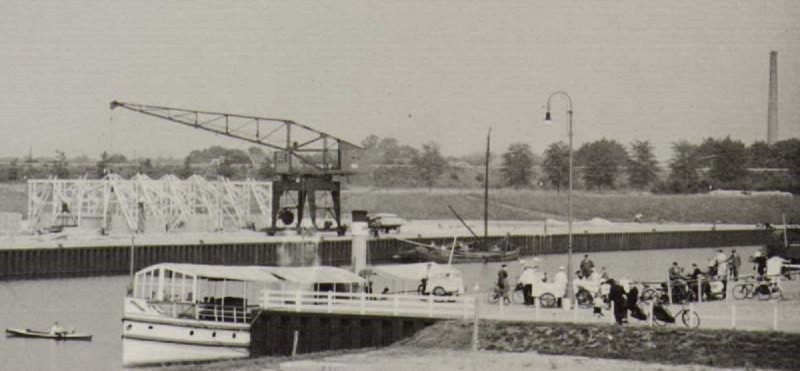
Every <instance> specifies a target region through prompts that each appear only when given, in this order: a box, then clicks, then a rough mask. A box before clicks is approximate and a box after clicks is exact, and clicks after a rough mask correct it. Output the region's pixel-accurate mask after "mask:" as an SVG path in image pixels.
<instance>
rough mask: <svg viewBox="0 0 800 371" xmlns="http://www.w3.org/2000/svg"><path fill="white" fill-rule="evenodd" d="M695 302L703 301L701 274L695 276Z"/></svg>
mask: <svg viewBox="0 0 800 371" xmlns="http://www.w3.org/2000/svg"><path fill="white" fill-rule="evenodd" d="M709 284H710V283H709ZM697 302H698V303H702V302H703V277H701V276H697Z"/></svg>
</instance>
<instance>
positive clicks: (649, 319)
mask: <svg viewBox="0 0 800 371" xmlns="http://www.w3.org/2000/svg"><path fill="white" fill-rule="evenodd" d="M649 310H650V314H649V315H648V316H647V325H648V326H650V327H653V301H652V300H651V301H650V309H649Z"/></svg>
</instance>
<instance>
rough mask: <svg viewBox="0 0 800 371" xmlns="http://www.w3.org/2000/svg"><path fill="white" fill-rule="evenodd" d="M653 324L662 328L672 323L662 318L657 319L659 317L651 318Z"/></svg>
mask: <svg viewBox="0 0 800 371" xmlns="http://www.w3.org/2000/svg"><path fill="white" fill-rule="evenodd" d="M653 323H655V324H656V325H657V326H659V327H664V326H666V325H668V324H670V323H673V322H669V321H667V320H666V319H664V318H662V317H659V316H653Z"/></svg>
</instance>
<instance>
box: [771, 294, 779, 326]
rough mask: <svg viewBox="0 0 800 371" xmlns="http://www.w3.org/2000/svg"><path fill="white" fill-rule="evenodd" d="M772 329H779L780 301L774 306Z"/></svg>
mask: <svg viewBox="0 0 800 371" xmlns="http://www.w3.org/2000/svg"><path fill="white" fill-rule="evenodd" d="M772 331H778V302H777V301H776V302H775V306H774V307H773V308H772Z"/></svg>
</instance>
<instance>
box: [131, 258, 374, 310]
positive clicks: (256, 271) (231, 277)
mask: <svg viewBox="0 0 800 371" xmlns="http://www.w3.org/2000/svg"><path fill="white" fill-rule="evenodd" d="M364 282H365V281H364V279H363V278H361V277H359V276H358V275H356V274H354V273H352V272H350V271H347V270H344V269H341V268H336V267H327V266H315V267H267V266H220V265H204V264H181V263H161V264H156V265H152V266H149V267H146V268H144V269H142V270H140V271H138V272H136V274H135V276H134V279H133V288H132V292H131V293H130V295H129V296H130V298H132V299H138V300H140V301H144V302H146V303H147V306H148V307H149V308H152V309H154V310H155V311H156V312H158V313H159V314H165V313H166V314H169V313H171V314H172V315H171V316H173V317H178V318H194V319H200V320H207V319H213V320H215V321H224V322H229V321H232V322H243V321H246V320H247V318H246V317H248V316H250V313H251V312H252V310H253V309H256V308H258V307H259V304H260V299H261V290H264V289H270V290H286V291H294V290H302V291H338V292H354V291H358V290H359V289H360V287H361V286H362V285H363V284H364ZM142 310H143V311H145V309H142Z"/></svg>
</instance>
